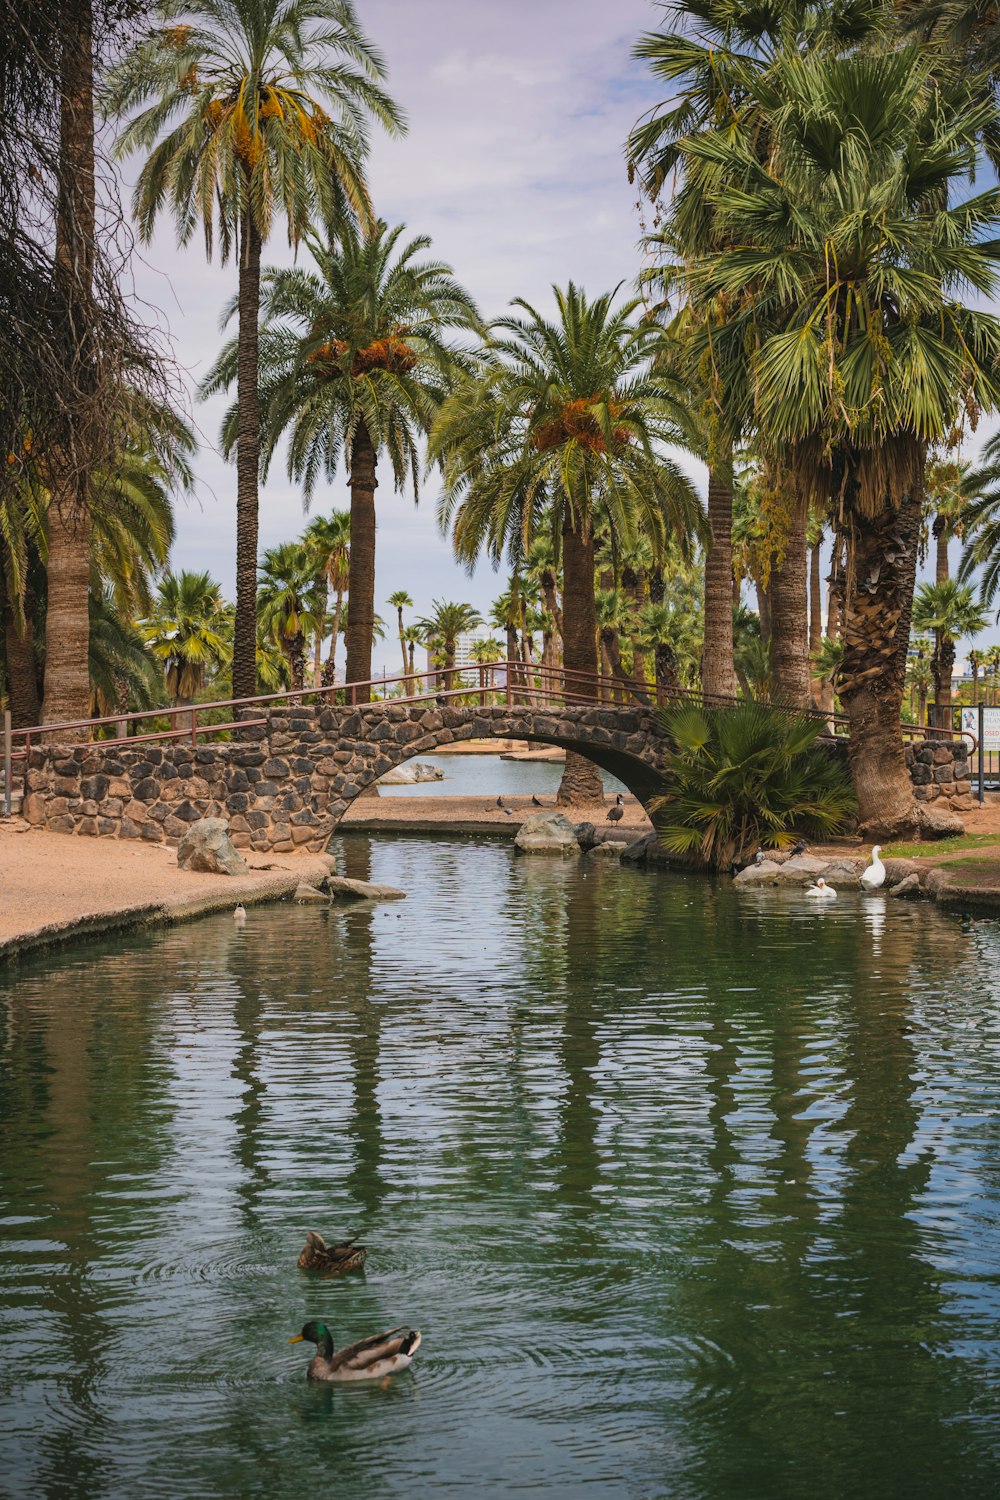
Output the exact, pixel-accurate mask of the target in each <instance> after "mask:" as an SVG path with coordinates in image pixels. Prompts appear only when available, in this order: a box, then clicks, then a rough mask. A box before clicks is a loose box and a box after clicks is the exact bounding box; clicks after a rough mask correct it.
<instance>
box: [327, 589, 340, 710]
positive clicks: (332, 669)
mask: <svg viewBox="0 0 1000 1500" xmlns="http://www.w3.org/2000/svg"><path fill="white" fill-rule="evenodd" d="M343 614H344V590H343V589H338V590H337V600H336V603H335V604H334V607H333V633H332V635H331V636H330V649H329V651H328V652H327V654H326V666H325V667H324V668H323V686H324V687H333V684H334V682H335V681H336V677H337V642H338V640H339V639H340V622H341V619H342V618H343Z"/></svg>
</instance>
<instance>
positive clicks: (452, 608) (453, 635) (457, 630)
mask: <svg viewBox="0 0 1000 1500" xmlns="http://www.w3.org/2000/svg"><path fill="white" fill-rule="evenodd" d="M419 623H420V628H421V630H422V631H423V633H424V638H425V640H426V641H427V644H428V645H429V646H430V647H431V649H432V650H436V651H437V652H438V654H439V655H440V658H441V665H442V667H443V668H444V673H443V676H442V678H441V682H442V685H443V687H444V689H445V691H446V692H447V691H448V689H449V688H450V687H451V686H452V682H453V680H454V675H455V654H456V652H457V650H458V637H459V636H460V635H463V634H464V633H465V632H466V631H468V630H475V628H476V626H477V625H481V624H482V623H483V617H482V615H481V614H480V613H479V611H478V609H476V608H475V607H474V606H473V605H471V604H456V603H453V602H452V601H451V600H447V599H435V600H434V607H433V613H432V614H430V615H428V616H427V617H426V618H425V619H423V620H421V621H420V622H419Z"/></svg>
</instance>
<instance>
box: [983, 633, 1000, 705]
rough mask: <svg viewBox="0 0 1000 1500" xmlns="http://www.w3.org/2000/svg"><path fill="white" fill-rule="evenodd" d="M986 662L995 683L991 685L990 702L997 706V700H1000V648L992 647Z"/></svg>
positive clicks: (987, 654)
mask: <svg viewBox="0 0 1000 1500" xmlns="http://www.w3.org/2000/svg"><path fill="white" fill-rule="evenodd" d="M986 661H987V664H988V666H989V669H990V672H991V673H992V676H993V681H992V683H991V685H990V687H991V691H990V702H991V704H993V705H994V706H995V705H996V703H997V700H998V699H1000V646H991V647H990V648H989V650H988V651H987V653H986Z"/></svg>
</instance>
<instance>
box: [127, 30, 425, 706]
mask: <svg viewBox="0 0 1000 1500" xmlns="http://www.w3.org/2000/svg"><path fill="white" fill-rule="evenodd" d="M158 8H159V13H160V16H161V17H162V19H163V20H164V21H165V22H166V23H167V24H166V25H163V26H160V27H159V28H157V29H155V30H153V31H151V32H150V33H149V34H148V35H147V36H146V37H145V38H144V39H143V40H142V41H140V42H139V43H138V45H137V46H136V47H135V48H134V49H133V50H132V51H131V52H130V53H129V54H128V55H127V56H126V57H124V58H123V59H122V61H121V62H120V63H119V64H118V66H117V67H116V68H114V69H113V70H112V72H111V75H110V78H109V81H108V98H109V104H110V107H111V109H112V110H114V111H115V112H116V113H118V114H120V115H126V114H131V115H132V118H131V120H130V121H129V123H128V124H127V125H126V126H125V128H124V130H123V131H122V134H121V137H120V139H119V143H118V151H119V154H120V155H122V156H125V155H128V154H130V153H131V152H133V151H137V150H142V151H147V152H148V153H149V154H148V155H147V157H146V160H145V162H144V163H143V166H142V170H141V171H140V173H139V177H138V180H137V182H136V187H135V194H134V199H133V209H134V213H135V216H136V218H137V220H138V224H139V233H140V235H141V237H142V238H143V239H144V240H147V241H148V240H149V239H150V238H151V236H152V233H153V228H154V225H155V223H156V219H157V216H158V214H159V212H160V210H161V208H162V207H163V206H164V204H166V203H169V205H170V207H171V208H172V210H173V212H174V215H175V217H176V220H177V230H178V238H179V240H180V243H181V244H186V243H187V242H188V240H189V239H190V238H191V235H192V234H193V233H194V230H195V228H196V226H197V225H198V224H199V223H200V224H201V226H202V228H203V231H204V235H205V248H206V252H207V253H208V255H209V256H211V254H212V248H213V242H214V239H215V237H216V234H218V239H219V247H220V252H221V256H222V260H223V262H225V261H226V260H228V259H229V256H230V255H231V254H232V255H234V258H235V259H236V260H237V263H238V266H239V292H238V296H237V308H238V313H239V335H238V339H237V344H238V354H237V359H236V384H237V407H238V417H237V423H236V426H237V432H236V434H235V443H234V446H235V450H236V619H235V634H234V642H233V691H234V694H235V696H237V697H251V696H252V695H253V693H254V691H255V688H256V682H257V669H256V646H255V642H256V603H257V496H258V486H259V474H260V410H259V400H258V328H257V322H258V310H259V304H260V261H261V248H262V246H263V244H264V242H265V241H266V240H267V238H268V236H269V234H270V232H271V228H272V225H273V221H274V218H275V217H276V215H278V214H279V213H283V214H284V216H285V218H286V220H287V225H288V236H289V239H290V241H291V242H292V244H298V243H299V241H300V240H301V239H302V236H303V235H304V233H305V232H306V230H307V229H308V228H309V226H310V225H311V224H312V223H313V221H314V220H315V219H316V218H317V217H319V218H320V219H321V220H322V221H323V222H324V223H327V224H331V225H332V224H337V225H341V224H344V223H345V222H347V221H349V220H352V219H353V218H354V216H358V217H360V218H361V219H362V220H364V221H366V222H367V221H368V220H369V219H370V217H371V215H370V207H369V200H368V189H367V187H366V184H365V181H364V177H363V173H362V163H363V160H364V157H365V154H366V151H367V129H368V122H369V120H370V119H372V118H374V119H375V120H378V121H379V122H380V123H381V124H382V125H384V126H385V127H386V129H387V130H389V131H390V132H392V133H397V134H398V133H399V131H400V130H401V128H402V121H401V116H400V113H399V111H398V109H397V108H396V106H395V105H394V104H393V102H392V101H391V100H390V99H389V97H388V95H387V94H385V93H384V91H383V90H382V89H381V88H380V87H379V82H380V80H381V79H382V78H383V77H384V73H385V68H384V64H383V62H382V59H381V57H380V56H379V54H378V53H377V52H376V51H375V49H374V48H373V47H372V46H371V45H370V44H369V43H368V41H367V40H366V39H365V37H364V35H363V34H362V32H361V29H360V27H359V26H358V22H357V19H356V17H355V14H354V7H353V5H352V3H351V0H161V3H160V5H159V7H158ZM136 111H138V113H135V112H136Z"/></svg>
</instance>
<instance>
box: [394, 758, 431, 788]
mask: <svg viewBox="0 0 1000 1500" xmlns="http://www.w3.org/2000/svg"><path fill="white" fill-rule="evenodd" d="M443 780H444V772H443V771H442V770H440V769H439V768H438V767H437V766H429V765H427V763H426V762H425V761H420V760H411V761H407V763H406V765H405V766H393V768H392V770H391V771H386V773H385V775H384V776H380V777H379V786H413V785H415V783H416V782H418V781H443Z"/></svg>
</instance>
